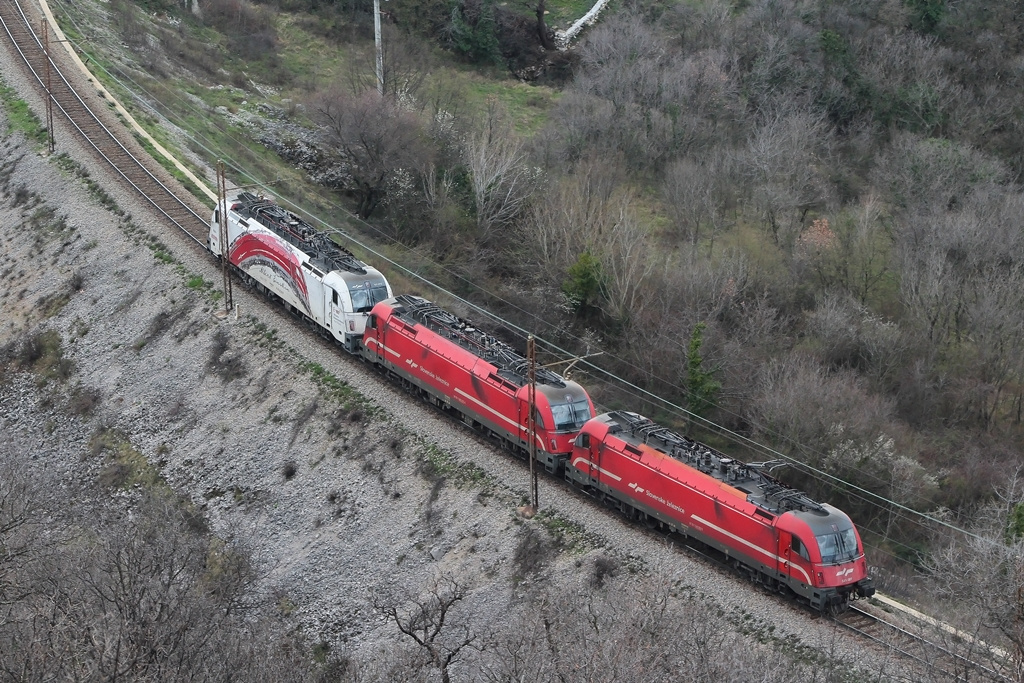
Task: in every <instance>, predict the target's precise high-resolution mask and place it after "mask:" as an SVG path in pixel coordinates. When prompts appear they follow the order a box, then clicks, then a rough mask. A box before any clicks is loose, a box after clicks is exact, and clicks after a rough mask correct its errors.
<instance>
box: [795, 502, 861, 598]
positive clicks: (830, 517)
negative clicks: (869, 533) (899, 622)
mask: <svg viewBox="0 0 1024 683" xmlns="http://www.w3.org/2000/svg"><path fill="white" fill-rule="evenodd" d="M821 508H822V509H821V510H808V511H791V512H787V513H786V514H784V515H782V516H781V517H780V518H779V523H778V530H779V560H780V566H779V572H780V574H782V575H784V576H788V577H789V579H790V582H791V586H793V587H794V588H795V589H796V590H797V592H798V593H802V594H804V595H805V596H806V597H808V598H809V599H810V601H811V604H812V606H815V607H818V608H825V607H833V608H835V607H841V606H842V605H844V604H845V603H846V602H848V601H849V600H852V599H854V598H857V597H863V598H867V597H871V596H872V595H874V593H875V589H874V585H873V582H872V580H871V579H870V578H869V577H868V576H867V561H866V559H865V557H864V550H863V545H862V543H861V539H860V535H859V534H858V533H857V529H856V527H855V526H854V525H853V522H852V521H850V518H849V517H848V516H847V515H846V514H845V513H843V512H841V511H840V510H838V509H836V508H834V507H832V506H831V505H828V504H822V505H821ZM802 587H806V588H803V589H801V588H802Z"/></svg>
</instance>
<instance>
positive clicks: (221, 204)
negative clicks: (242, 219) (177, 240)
mask: <svg viewBox="0 0 1024 683" xmlns="http://www.w3.org/2000/svg"><path fill="white" fill-rule="evenodd" d="M217 214H218V217H219V219H220V220H219V221H218V226H217V227H218V229H219V233H220V272H221V277H222V278H223V284H224V315H225V316H227V314H228V313H229V312H230V311H231V305H232V303H233V302H232V301H231V299H232V296H231V295H232V292H231V274H230V273H229V272H228V261H229V260H230V258H231V257H230V254H229V250H228V246H229V245H228V190H227V178H226V176H225V174H224V162H223V161H218V162H217Z"/></svg>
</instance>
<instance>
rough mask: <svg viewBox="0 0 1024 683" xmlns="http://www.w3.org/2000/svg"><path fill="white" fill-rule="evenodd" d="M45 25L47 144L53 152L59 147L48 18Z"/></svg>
mask: <svg viewBox="0 0 1024 683" xmlns="http://www.w3.org/2000/svg"><path fill="white" fill-rule="evenodd" d="M41 23H42V25H43V57H44V58H45V59H46V144H47V148H48V149H49V150H50V154H53V150H54V149H56V148H57V141H56V140H55V139H54V137H53V91H52V90H51V89H50V30H49V27H48V25H47V23H46V19H43V20H42V21H41Z"/></svg>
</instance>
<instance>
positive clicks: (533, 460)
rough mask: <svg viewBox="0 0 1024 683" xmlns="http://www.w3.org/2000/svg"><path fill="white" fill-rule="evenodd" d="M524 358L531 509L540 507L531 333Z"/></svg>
mask: <svg viewBox="0 0 1024 683" xmlns="http://www.w3.org/2000/svg"><path fill="white" fill-rule="evenodd" d="M526 360H527V363H528V367H529V378H528V379H529V380H530V390H529V392H528V393H529V396H530V417H529V419H528V421H527V423H528V425H529V428H530V481H531V488H532V490H533V511H534V512H537V510H539V509H540V502H539V501H538V500H537V348H536V345H535V343H534V339H533V335H532V334H531V335H530V336H529V337H528V338H527V340H526Z"/></svg>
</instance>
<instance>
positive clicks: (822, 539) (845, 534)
mask: <svg viewBox="0 0 1024 683" xmlns="http://www.w3.org/2000/svg"><path fill="white" fill-rule="evenodd" d="M815 538H816V539H817V541H818V548H819V549H820V550H821V562H822V564H842V563H844V562H852V561H853V560H855V559H856V558H857V556H858V555H860V548H858V547H857V534H856V533H854V531H853V527H850V528H849V529H844V530H843V531H835V532H833V533H830V534H823V535H821V536H815Z"/></svg>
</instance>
